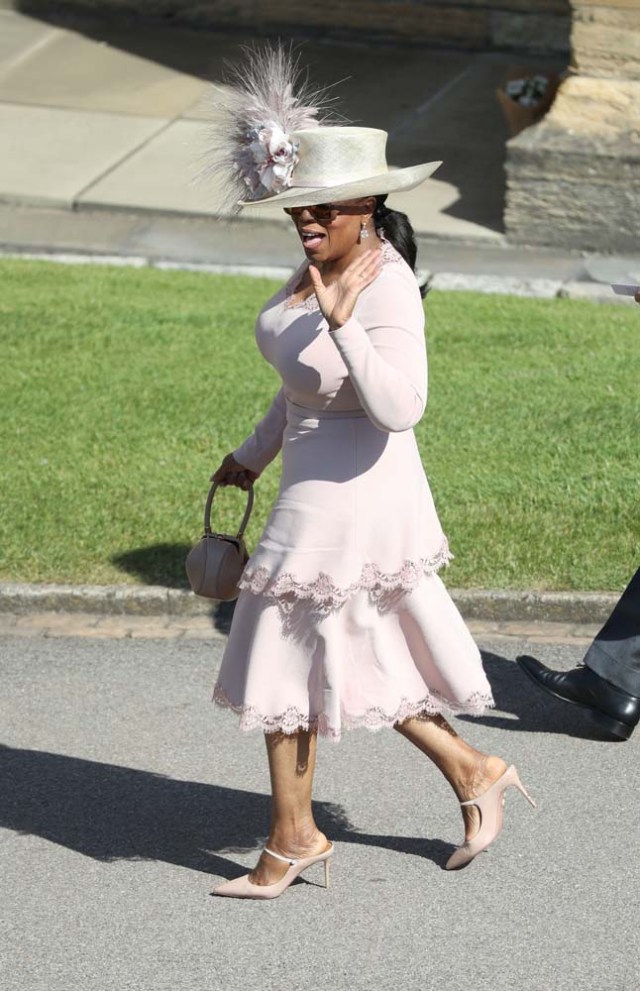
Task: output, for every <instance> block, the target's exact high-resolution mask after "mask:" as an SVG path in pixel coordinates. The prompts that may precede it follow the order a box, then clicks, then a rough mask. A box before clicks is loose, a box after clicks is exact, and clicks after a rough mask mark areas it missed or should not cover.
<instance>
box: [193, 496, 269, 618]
mask: <svg viewBox="0 0 640 991" xmlns="http://www.w3.org/2000/svg"><path fill="white" fill-rule="evenodd" d="M217 488H218V483H217V482H214V483H213V485H212V486H211V488H210V490H209V495H208V496H207V502H206V505H205V507H204V534H203V536H202V540H201V541H200V543H198V544H196V545H195V547H192V548H191V550H190V551H189V553H188V554H187V559H186V561H185V568H186V572H187V578H188V579H189V584H190V585H191V588H192V589H193V591H194V592H195V593H196V595H204V596H206V598H208V599H219V600H221V601H223V602H230V601H231V600H233V599H237V598H238V594H239V592H240V589H239V588H238V582H239V581H240V578H241V577H242V572H243V571H244V567H245V565H246V563H247V561H248V560H249V554H248V552H247V548H246V547H245V543H244V539H243V538H244V531H245V530H246V527H247V523H248V522H249V517H250V516H251V510H252V509H253V486H252V487H251V488H250V489H249V490H248V494H247V508H246V509H245V512H244V516H243V517H242V523H241V524H240V529H239V530H238V533H237V534H236V536H235V537H232V536H231V535H230V534H228V533H214V531H213V530H212V529H211V506H212V504H213V497H214V495H215V494H216V489H217Z"/></svg>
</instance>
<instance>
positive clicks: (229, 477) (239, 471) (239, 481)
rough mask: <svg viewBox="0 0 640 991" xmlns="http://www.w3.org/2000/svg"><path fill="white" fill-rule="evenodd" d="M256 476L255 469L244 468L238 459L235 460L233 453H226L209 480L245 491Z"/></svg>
mask: <svg viewBox="0 0 640 991" xmlns="http://www.w3.org/2000/svg"><path fill="white" fill-rule="evenodd" d="M257 477H258V473H257V472H256V471H251V470H250V469H249V468H245V466H244V465H241V464H240V462H239V461H236V459H235V458H234V456H233V454H227V456H226V457H225V458H224V460H223V462H222V464H221V465H220V467H219V468H218V469H217V470H216V471H214V473H213V475H212V476H211V481H212V482H217V483H218V485H235V486H236V487H237V488H239V489H244V490H245V492H246V490H247V489H249V488H250V487H251V486H252V485H253V483H254V482H255V480H256V478H257Z"/></svg>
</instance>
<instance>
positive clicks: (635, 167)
mask: <svg viewBox="0 0 640 991" xmlns="http://www.w3.org/2000/svg"><path fill="white" fill-rule="evenodd" d="M572 5H573V31H572V36H571V42H572V53H573V64H574V66H575V69H576V72H577V74H576V75H572V76H570V77H569V78H567V79H566V80H565V81H564V82H563V83H562V85H561V86H560V88H559V90H558V93H557V96H556V99H555V102H554V104H553V106H552V108H551V110H550V112H549V113H548V114H547V116H546V117H545V118H544V119H543V120H542V121H541V122H540V123H539V124H536V125H535V126H534V127H530V128H527V130H525V131H523V132H522V133H521V134H519V135H518V136H517V137H516V138H514V139H513V140H512V141H510V142H509V144H508V151H507V204H506V211H505V227H506V231H507V236H508V237H509V239H510V240H511V241H514V242H521V243H526V244H542V245H558V246H562V247H569V248H579V249H581V250H593V251H623V252H633V253H639V252H640V0H572Z"/></svg>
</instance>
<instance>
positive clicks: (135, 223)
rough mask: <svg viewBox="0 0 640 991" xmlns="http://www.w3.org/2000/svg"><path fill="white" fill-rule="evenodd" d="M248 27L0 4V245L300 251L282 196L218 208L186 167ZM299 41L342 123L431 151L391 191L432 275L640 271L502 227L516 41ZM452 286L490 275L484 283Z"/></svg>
mask: <svg viewBox="0 0 640 991" xmlns="http://www.w3.org/2000/svg"><path fill="white" fill-rule="evenodd" d="M250 40H252V39H250V38H246V37H240V36H238V35H233V34H224V33H209V32H203V31H195V30H189V29H186V28H177V27H175V26H173V25H167V26H163V25H160V24H158V23H154V24H146V23H144V22H130V21H127V20H123V21H121V22H114V21H113V20H99V19H96V18H95V17H92V16H91V15H89V14H87V15H86V16H85V15H82V14H80V13H75V14H73V15H71V14H66V15H64V14H61V13H60V12H58V13H56V12H55V11H53V10H52V11H49V12H44V11H40V12H39V13H38V15H37V17H36V16H33V17H30V16H26V15H24V14H21V13H18V12H16V11H13V10H7V9H1V7H0V134H1V135H2V149H3V153H2V155H1V156H0V250H4V251H17V252H29V251H42V250H44V251H54V252H79V253H81V254H97V255H117V256H133V257H134V258H140V259H142V263H154V262H157V261H169V262H175V263H180V264H189V263H205V264H227V265H229V264H231V265H242V266H252V265H265V264H269V265H272V266H273V265H275V266H284V267H285V268H289V269H290V268H292V267H294V266H295V265H297V264H298V263H299V254H300V248H299V244H298V242H297V239H296V238H295V237H294V235H293V234H292V232H291V230H290V229H289V226H290V225H288V224H287V221H286V220H285V219H284V218H283V215H282V212H281V211H280V210H276V209H269V210H266V211H264V213H261V215H260V218H257V219H250V218H244V217H241V218H237V219H233V220H232V219H228V220H227V221H226V223H224V224H221V223H220V222H218V223H217V224H216V225H213V224H212V219H213V217H214V216H215V215H216V214H217V213H218V211H219V207H220V200H219V191H218V190H217V189H216V188H215V187H214V186H212V185H208V186H207V185H201V184H198V183H194V182H193V179H194V176H195V175H196V173H197V172H198V170H199V167H200V164H201V160H202V153H203V150H204V149H205V148H206V146H207V140H208V133H209V128H210V126H211V124H210V119H209V118H210V117H211V110H210V108H208V106H207V94H208V93H209V91H210V87H209V84H210V83H211V82H218V83H219V82H220V80H221V79H222V77H223V73H224V60H225V59H226V58H230V59H232V60H233V58H234V57H236V56H237V53H238V51H239V46H240V44H241V43H244V42H247V41H250ZM302 54H303V59H304V62H305V63H306V64H308V65H309V66H310V68H311V72H312V75H313V78H314V80H317V81H318V82H319V83H335V82H336V81H337V80H344V82H343V83H341V84H340V86H339V87H338V89H337V93H338V94H339V96H340V98H341V99H342V102H343V106H344V110H345V112H346V113H347V114H348V115H349V116H350V118H351V119H352V120H353V121H354V122H355V123H361V124H364V125H374V126H378V127H383V128H385V129H387V130H388V131H389V134H390V140H389V159H390V162H391V164H392V165H397V166H403V165H407V164H410V163H414V162H416V161H428V160H433V159H438V160H440V159H441V160H443V163H444V164H443V166H442V168H441V169H440V170H439V171H438V172H437V173H436V175H435V176H434V177H433V178H432V179H431V180H429V181H428V182H427V183H425V184H424V185H423V186H421V187H420V188H419V189H418V190H414V191H411V192H409V193H407V194H403V195H402V196H401V197H398V198H397V199H396V200H395V205H396V206H398V207H399V208H400V209H403V210H406V211H407V212H408V213H409V215H410V217H411V220H412V222H413V224H414V226H415V228H416V231H417V233H418V241H419V246H420V251H419V265H420V267H421V268H422V269H424V270H426V271H428V272H429V273H432V274H436V275H438V276H439V277H441V278H442V280H443V281H442V284H441V285H440V286H438V287H439V288H447V287H449V288H451V287H454V286H457V287H458V288H460V281H459V280H460V276H461V275H462V276H468V277H476V276H481V277H483V278H485V277H488V276H491V277H495V276H496V275H498V276H499V277H501V278H502V277H505V276H506V277H508V279H510V280H511V281H510V282H509V281H507V282H506V283H505V285H504V286H503V288H502V291H507V292H518V291H520V292H525V293H526V294H545V293H546V294H547V295H548V294H551V295H557V294H561V295H568V296H578V297H580V298H593V296H594V288H593V285H592V283H596V284H597V283H602V284H604V285H606V286H607V292H606V293H605V294H603V293H602V292H600V291H599V289H598V288H597V287H596V291H595V294H596V297H597V298H599V297H600V296H602V298H604V299H606V300H611V301H614V299H615V298H614V297H612V294H611V293H610V291H608V283H610V282H612V281H634V280H636V279H637V280H638V281H640V246H639V250H638V255H637V256H632V257H625V258H617V257H616V258H609V257H600V256H598V255H597V254H591V255H589V256H585V257H583V256H582V255H581V254H580V253H579V252H574V253H572V252H563V251H555V250H553V249H535V250H534V249H530V248H526V247H525V248H522V247H520V248H514V247H512V246H510V245H507V244H506V242H505V240H504V237H503V233H502V211H503V205H504V197H505V176H504V157H505V143H506V141H507V139H508V132H507V128H506V124H505V121H504V119H503V115H502V111H501V109H500V107H499V105H498V102H497V100H496V96H495V90H496V87H497V86H498V85H499V84H500V83H501V82H502V81H503V79H504V76H505V73H506V70H507V68H508V67H509V66H510V65H512V64H513V62H514V57H513V56H505V55H501V54H493V53H469V52H454V51H442V50H438V51H425V50H423V49H418V48H414V47H409V48H402V46H398V45H394V46H384V45H377V46H373V47H372V46H371V45H370V44H366V45H365V44H362V45H358V44H347V43H339V42H326V43H324V42H322V40H319V39H314V40H310V41H308V42H306V43H305V44H304V45H303V48H302ZM517 61H518V62H519V63H522V64H524V65H530V66H531V67H533V68H536V70H544V69H545V68H550V69H559V68H560V69H561V68H563V66H561V65H559V64H558V63H557V62H553V61H548V60H541V59H539V58H538V59H531V58H530V57H529V58H524V59H520V58H518V59H517ZM392 200H393V198H391V199H390V201H389V202H390V203H391V204H392V205H394V202H393V201H392ZM452 277H454V278H453V281H452ZM456 280H457V281H456ZM545 280H548V281H550V282H552V283H553V291H551V290H550V289H549V286H548V285H546V286H545V285H541V284H540V283H544V282H545ZM434 285H435V283H434ZM585 287H586V288H585ZM462 288H480V289H483V288H484V290H485V291H491V283H488V284H487V283H481V285H480V286H478V284H477V281H476V282H475V283H474V282H473V281H472V282H471V283H470V284H468V285H463V286H462ZM493 288H494V289H495V281H494V284H493ZM618 301H619V300H618ZM624 302H626V304H627V305H630V303H629V300H626V301H624Z"/></svg>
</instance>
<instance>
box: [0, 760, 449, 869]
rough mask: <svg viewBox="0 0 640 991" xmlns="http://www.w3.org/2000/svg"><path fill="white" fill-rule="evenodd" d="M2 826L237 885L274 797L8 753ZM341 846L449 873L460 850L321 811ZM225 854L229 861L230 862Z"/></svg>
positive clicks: (95, 853)
mask: <svg viewBox="0 0 640 991" xmlns="http://www.w3.org/2000/svg"><path fill="white" fill-rule="evenodd" d="M0 777H1V778H2V781H3V787H2V792H1V794H0V827H3V828H5V829H11V830H14V831H15V832H17V833H20V834H21V835H30V836H41V837H43V839H46V840H49V841H50V842H51V843H57V844H58V845H60V846H64V847H67V848H68V849H70V850H75V851H76V852H77V853H81V854H83V855H84V856H86V857H92V858H94V859H95V860H101V861H107V862H110V861H118V860H158V861H163V862H165V863H169V864H177V865H178V866H180V867H185V868H188V869H189V870H195V871H202V872H204V873H212V874H217V875H219V876H221V877H223V878H232V877H237V876H238V875H240V874H243V873H245V871H246V868H245V867H242V866H240V865H239V864H237V863H235V862H234V860H233V859H229V858H228V857H227V856H226V855H227V854H233V853H243V852H249V851H251V850H256V849H258V848H259V847H260V846H261V845H262V844H263V843H264V840H265V835H266V830H267V829H268V824H269V816H270V804H271V800H270V797H269V796H268V795H261V794H258V793H256V792H250V791H240V790H238V789H236V788H226V787H222V786H221V785H214V784H205V783H203V782H199V781H181V780H176V779H175V778H169V777H165V776H164V775H161V774H154V773H152V772H150V771H143V770H138V769H135V768H130V767H122V766H119V765H114V764H101V763H97V762H96V761H90V760H82V759H80V758H77V757H69V756H66V755H63V754H53V753H46V752H43V751H36V750H20V749H17V748H13V747H6V746H2V745H0ZM314 808H315V812H316V818H317V822H318V825H319V827H320V829H322V830H323V831H324V832H326V833H327V834H328V835H329V836H330V837H331V838H332V839H333V840H336V841H339V842H343V843H358V844H362V845H364V846H376V847H383V848H385V849H389V850H395V851H396V852H398V853H409V854H413V855H415V856H421V857H424V858H425V859H427V860H431V861H433V862H434V863H435V864H438V865H443V864H444V862H445V861H446V859H447V857H448V856H449V855H450V854H451V852H452V851H453V849H454V847H453V845H452V844H450V843H445V842H443V841H442V840H438V839H429V838H428V837H415V838H414V837H403V836H386V835H377V834H370V833H361V832H358V830H357V829H356V828H355V827H354V826H353V825H352V824H351V823H350V821H349V819H348V817H347V814H346V813H345V811H344V809H343V808H342V807H341V806H339V805H335V804H333V803H331V802H316V803H314ZM221 854H224V856H221Z"/></svg>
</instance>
